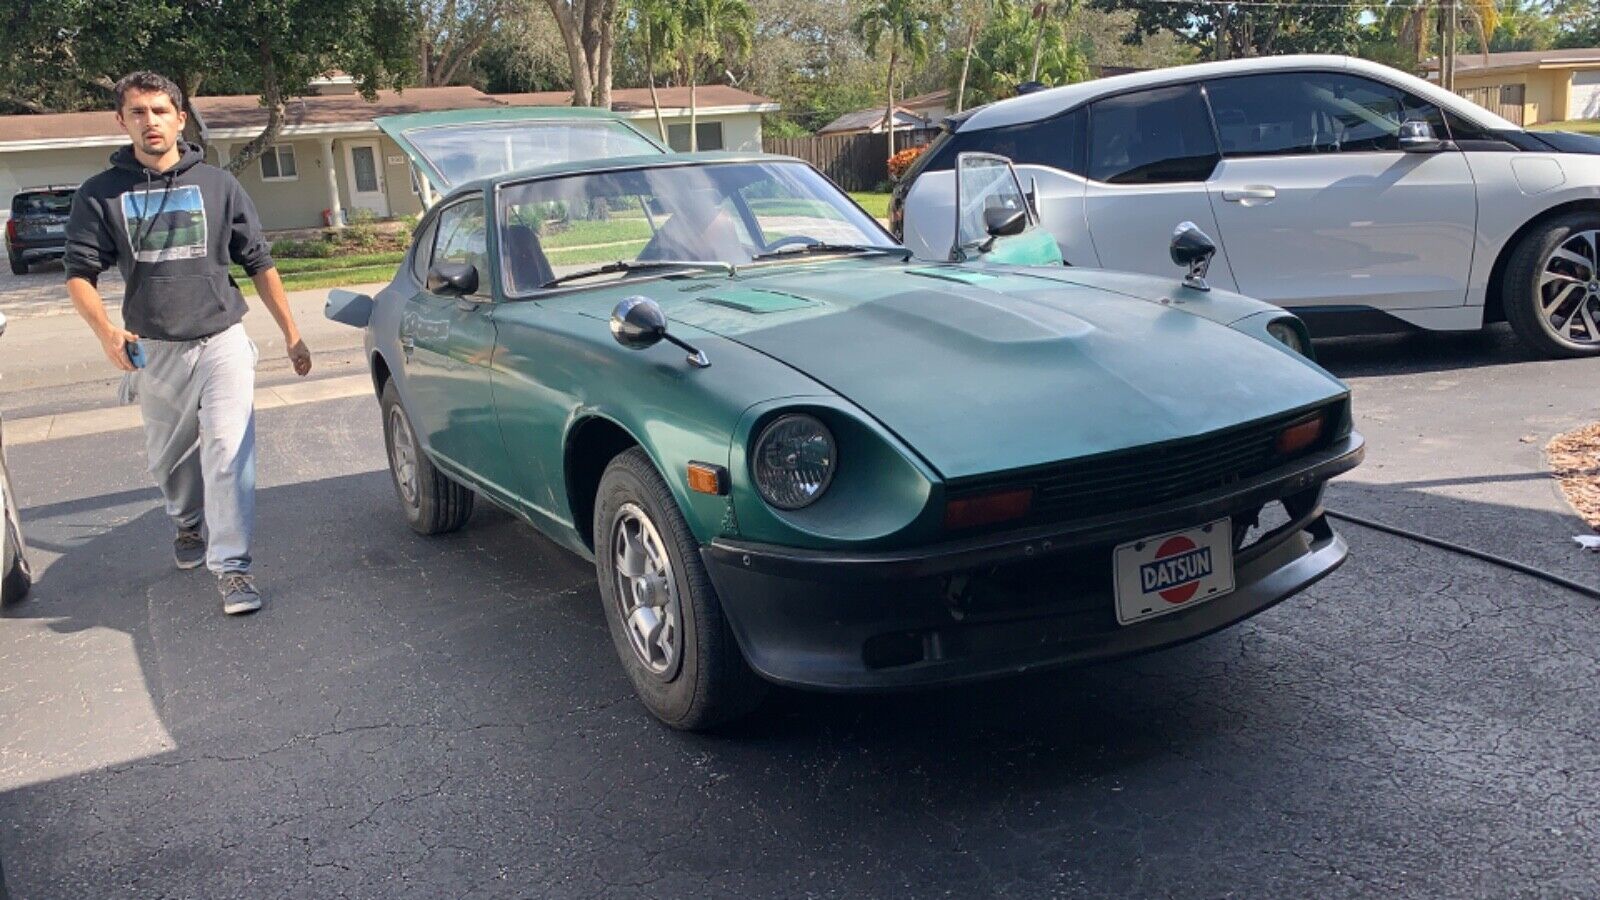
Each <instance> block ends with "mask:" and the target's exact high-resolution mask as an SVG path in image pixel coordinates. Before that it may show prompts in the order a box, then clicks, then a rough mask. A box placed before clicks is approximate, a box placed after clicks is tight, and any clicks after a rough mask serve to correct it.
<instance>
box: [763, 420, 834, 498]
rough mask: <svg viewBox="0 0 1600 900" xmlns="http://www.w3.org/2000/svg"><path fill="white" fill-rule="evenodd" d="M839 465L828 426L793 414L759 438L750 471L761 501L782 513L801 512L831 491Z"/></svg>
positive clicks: (769, 427)
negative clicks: (825, 492) (828, 490)
mask: <svg viewBox="0 0 1600 900" xmlns="http://www.w3.org/2000/svg"><path fill="white" fill-rule="evenodd" d="M838 461H839V454H838V449H837V448H836V447H835V445H834V443H833V435H832V434H830V433H829V432H828V428H827V426H826V425H823V424H822V423H821V422H819V421H817V419H816V418H814V417H812V416H807V415H800V414H791V415H787V416H780V417H779V418H778V419H776V420H775V421H773V423H772V424H771V425H768V426H767V427H766V428H765V429H764V430H762V432H761V436H760V437H758V438H756V446H755V454H754V457H753V463H752V465H751V469H752V470H753V474H754V475H755V480H756V489H757V490H759V491H760V492H761V497H762V499H764V500H766V501H767V502H768V503H770V504H772V505H773V506H776V507H777V508H779V509H801V508H803V507H806V506H810V505H811V504H812V503H815V502H816V501H817V498H818V497H821V496H822V494H823V492H824V491H826V490H827V489H828V485H829V484H830V483H832V482H833V470H834V469H835V468H836V467H837V465H838Z"/></svg>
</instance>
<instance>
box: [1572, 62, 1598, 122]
mask: <svg viewBox="0 0 1600 900" xmlns="http://www.w3.org/2000/svg"><path fill="white" fill-rule="evenodd" d="M1569 96H1570V99H1569V100H1568V101H1567V118H1569V119H1600V71H1597V72H1573V73H1572V93H1571V95H1569Z"/></svg>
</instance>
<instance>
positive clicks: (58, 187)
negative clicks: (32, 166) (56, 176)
mask: <svg viewBox="0 0 1600 900" xmlns="http://www.w3.org/2000/svg"><path fill="white" fill-rule="evenodd" d="M77 189H78V186H77V185H75V184H40V185H35V186H33V187H25V188H22V189H20V190H18V191H17V192H16V193H15V194H13V195H12V196H14V197H20V196H22V195H23V194H45V193H50V194H58V193H60V192H62V191H75V190H77Z"/></svg>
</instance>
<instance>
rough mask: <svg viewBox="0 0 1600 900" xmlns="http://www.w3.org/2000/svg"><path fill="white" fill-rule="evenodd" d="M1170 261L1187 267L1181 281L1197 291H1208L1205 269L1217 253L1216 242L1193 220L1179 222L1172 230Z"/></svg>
mask: <svg viewBox="0 0 1600 900" xmlns="http://www.w3.org/2000/svg"><path fill="white" fill-rule="evenodd" d="M1171 253H1172V261H1173V262H1175V263H1177V264H1178V265H1180V266H1186V267H1187V268H1188V269H1189V272H1188V274H1187V275H1185V276H1184V278H1183V283H1184V284H1185V285H1186V286H1188V287H1191V288H1194V289H1195V290H1197V291H1209V290H1211V285H1209V284H1206V270H1208V269H1210V268H1211V257H1213V256H1215V255H1216V254H1217V242H1216V241H1213V240H1212V239H1211V238H1210V236H1209V235H1207V234H1206V233H1205V232H1204V231H1201V230H1200V228H1199V226H1197V225H1195V224H1194V223H1193V222H1179V223H1178V227H1177V228H1176V229H1174V230H1173V232H1172V246H1171Z"/></svg>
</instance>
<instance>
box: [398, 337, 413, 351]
mask: <svg viewBox="0 0 1600 900" xmlns="http://www.w3.org/2000/svg"><path fill="white" fill-rule="evenodd" d="M400 349H401V350H403V351H405V352H406V353H410V352H411V351H413V350H415V349H417V339H416V338H415V337H412V336H411V335H409V334H402V335H400Z"/></svg>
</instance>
